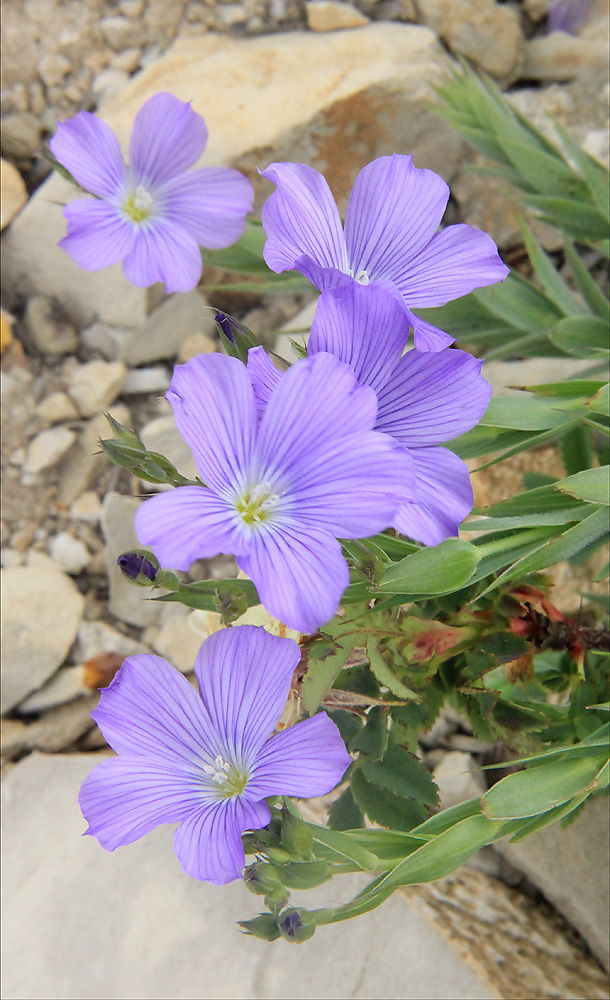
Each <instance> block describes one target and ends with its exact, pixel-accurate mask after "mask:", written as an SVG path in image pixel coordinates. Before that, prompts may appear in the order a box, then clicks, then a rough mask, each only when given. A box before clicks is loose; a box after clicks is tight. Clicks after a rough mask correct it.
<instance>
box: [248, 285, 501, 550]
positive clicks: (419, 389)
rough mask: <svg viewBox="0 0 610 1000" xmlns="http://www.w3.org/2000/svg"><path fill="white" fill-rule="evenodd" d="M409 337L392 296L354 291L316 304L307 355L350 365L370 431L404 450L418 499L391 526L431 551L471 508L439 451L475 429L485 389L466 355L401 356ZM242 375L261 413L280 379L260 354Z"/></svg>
mask: <svg viewBox="0 0 610 1000" xmlns="http://www.w3.org/2000/svg"><path fill="white" fill-rule="evenodd" d="M381 333H382V334H383V335H381ZM408 333H409V320H408V319H407V317H406V316H405V313H404V310H403V309H401V307H400V306H399V305H398V303H397V302H396V300H395V299H394V298H393V297H392V296H390V295H389V294H388V293H387V292H385V291H384V290H383V289H381V288H361V287H359V286H358V285H357V284H355V283H352V284H351V285H347V286H344V287H341V288H338V289H336V290H334V291H327V292H323V293H322V295H321V296H320V300H319V303H318V308H317V310H316V315H315V319H314V322H313V325H312V327H311V336H310V338H309V344H308V347H307V353H308V355H309V356H311V357H315V355H316V352H318V351H326V352H328V353H329V354H333V355H335V356H336V357H337V358H339V359H340V360H341V361H344V362H346V363H347V364H349V365H351V367H352V368H353V370H354V372H355V374H356V378H357V379H358V383H359V384H360V385H369V386H371V388H372V389H374V390H375V393H376V395H377V399H378V403H379V409H378V413H377V419H376V421H375V429H376V430H378V431H383V432H384V433H385V434H388V435H391V436H392V437H393V438H394V439H395V440H396V441H397V442H398V443H399V444H400V445H402V446H403V447H404V448H405V449H408V452H409V455H410V457H411V460H412V462H413V465H414V469H415V473H416V489H417V492H416V495H415V497H414V498H411V499H408V500H407V501H406V502H405V503H403V504H402V505H401V507H400V509H399V510H398V511H397V513H396V515H395V517H394V520H393V522H392V523H393V526H394V527H395V528H396V529H397V530H398V531H400V532H401V533H402V534H403V535H408V536H409V537H410V538H414V539H416V540H417V541H419V542H424V543H425V544H426V545H436V544H438V542H442V541H443V540H444V539H445V538H449V537H451V536H452V535H457V533H458V526H459V524H460V522H461V521H463V520H464V518H465V517H466V515H467V514H469V513H470V511H471V510H472V504H473V495H472V487H471V485H470V474H469V472H468V468H467V466H466V465H465V464H464V462H463V461H462V460H461V459H460V458H458V457H457V455H454V453H453V452H452V451H449V450H448V449H447V448H439V447H437V445H439V444H442V443H443V442H445V441H450V440H451V439H452V438H455V437H457V436H458V435H459V434H463V433H465V431H468V430H470V428H471V427H474V425H475V424H476V423H478V421H479V420H480V419H481V417H482V416H483V414H484V413H485V410H486V409H487V404H488V403H489V399H490V396H491V388H490V386H489V384H488V383H487V382H486V381H485V379H484V378H483V377H482V375H481V365H482V363H483V362H482V361H477V359H476V358H473V357H472V355H470V354H467V353H466V352H465V351H457V350H454V349H453V348H445V349H444V350H442V351H438V352H437V353H434V354H430V353H422V352H420V351H417V350H411V351H408V352H407V353H406V354H404V355H403V350H404V347H405V344H406V342H407V337H408ZM248 371H249V372H250V375H251V378H252V382H253V384H254V388H255V391H256V395H257V399H258V403H259V407H260V408H261V409H264V407H265V405H266V402H267V400H268V399H269V397H270V393H271V392H272V391H273V387H274V386H275V385H276V384H277V382H278V381H279V380H280V379H282V378H283V376H282V374H281V372H279V371H278V370H277V369H276V368H275V367H274V366H273V364H272V363H271V361H270V360H269V358H268V357H267V355H266V354H265V352H264V350H263V348H262V347H257V348H255V349H253V350H251V351H249V353H248Z"/></svg>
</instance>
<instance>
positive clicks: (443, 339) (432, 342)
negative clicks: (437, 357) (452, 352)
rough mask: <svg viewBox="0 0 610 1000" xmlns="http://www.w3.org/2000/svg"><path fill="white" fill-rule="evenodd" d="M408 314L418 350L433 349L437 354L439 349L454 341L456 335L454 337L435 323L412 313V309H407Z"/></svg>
mask: <svg viewBox="0 0 610 1000" xmlns="http://www.w3.org/2000/svg"><path fill="white" fill-rule="evenodd" d="M406 314H407V316H408V317H409V320H410V322H411V326H412V327H413V342H414V344H415V347H416V349H417V350H418V351H422V352H425V351H431V352H432V353H434V354H436V352H437V351H442V350H443V349H444V348H445V347H449V346H450V345H451V344H452V343H453V342H454V340H455V337H452V336H451V334H450V333H446V332H445V330H441V329H440V327H438V326H434V324H433V323H427V322H426V321H425V320H424V319H421V318H420V317H419V316H416V315H415V313H412V312H411V310H410V309H407V310H406Z"/></svg>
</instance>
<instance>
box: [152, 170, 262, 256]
mask: <svg viewBox="0 0 610 1000" xmlns="http://www.w3.org/2000/svg"><path fill="white" fill-rule="evenodd" d="M253 198H254V191H253V190H252V185H251V184H250V181H249V180H248V179H247V178H246V177H244V176H243V174H240V173H239V171H237V170H229V169H228V168H224V167H216V168H211V167H207V168H206V167H204V168H203V169H201V170H189V171H188V172H187V173H184V174H179V176H177V177H174V178H172V180H170V181H168V183H167V184H165V185H164V186H163V189H162V190H161V191H160V192H159V193H158V195H157V203H158V205H159V208H160V211H161V212H162V213H163V215H164V216H166V217H167V218H169V219H170V220H171V221H172V222H174V223H176V224H177V225H179V226H181V227H182V229H184V231H185V232H187V233H190V234H191V236H193V237H194V238H195V239H196V241H197V243H198V244H199V245H200V246H203V247H208V248H209V249H211V250H216V249H220V248H221V247H229V246H231V244H232V243H235V242H236V241H237V240H238V239H239V238H240V237H241V236H243V232H244V229H245V226H246V215H247V213H248V212H251V211H252V200H253Z"/></svg>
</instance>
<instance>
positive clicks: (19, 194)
mask: <svg viewBox="0 0 610 1000" xmlns="http://www.w3.org/2000/svg"><path fill="white" fill-rule="evenodd" d="M0 190H1V197H0V229H4V227H5V226H8V224H9V222H10V221H11V219H14V218H15V216H16V215H17V212H19V211H20V210H21V209H22V208H23V206H24V205H25V203H26V201H27V200H28V192H27V189H26V186H25V184H24V181H23V177H22V176H21V174H20V173H19V171H18V170H17V168H16V167H14V166H13V164H12V163H9V162H8V160H0Z"/></svg>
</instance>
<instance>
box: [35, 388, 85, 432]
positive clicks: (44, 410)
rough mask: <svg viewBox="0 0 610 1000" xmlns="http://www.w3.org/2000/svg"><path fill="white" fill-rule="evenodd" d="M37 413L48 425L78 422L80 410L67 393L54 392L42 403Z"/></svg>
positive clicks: (37, 408)
mask: <svg viewBox="0 0 610 1000" xmlns="http://www.w3.org/2000/svg"><path fill="white" fill-rule="evenodd" d="M36 413H37V415H38V416H39V417H40V419H41V420H44V422H45V423H47V424H60V423H62V422H63V421H64V420H77V419H78V410H77V409H76V407H75V405H74V403H73V402H72V400H71V399H70V397H69V396H68V395H67V394H66V393H65V392H52V393H51V395H50V396H47V397H46V399H43V400H41V401H40V403H39V404H38V406H37V407H36Z"/></svg>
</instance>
